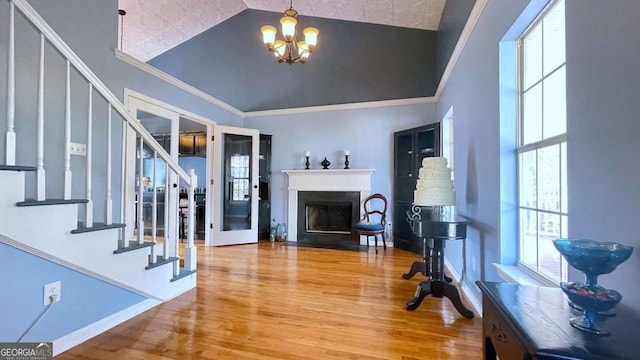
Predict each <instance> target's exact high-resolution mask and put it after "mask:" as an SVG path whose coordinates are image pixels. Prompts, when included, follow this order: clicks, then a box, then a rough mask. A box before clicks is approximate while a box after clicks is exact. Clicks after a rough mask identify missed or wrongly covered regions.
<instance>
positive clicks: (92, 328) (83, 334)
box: [53, 299, 161, 356]
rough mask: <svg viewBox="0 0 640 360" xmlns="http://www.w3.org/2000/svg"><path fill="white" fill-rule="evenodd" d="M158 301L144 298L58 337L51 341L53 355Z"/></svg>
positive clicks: (132, 316)
mask: <svg viewBox="0 0 640 360" xmlns="http://www.w3.org/2000/svg"><path fill="white" fill-rule="evenodd" d="M160 303H161V302H160V301H158V300H154V299H147V300H144V301H142V302H139V303H137V304H135V305H133V306H130V307H128V308H126V309H124V310H122V311H119V312H117V313H115V314H113V315H110V316H107V317H106V318H104V319H102V320H98V321H96V322H94V323H93V324H89V325H87V326H85V327H83V328H82V329H78V330H76V331H74V332H72V333H70V334H67V335H65V336H63V337H61V338H58V339H56V340H54V341H53V356H57V355H59V354H61V353H63V352H65V351H67V350H69V349H71V348H72V347H74V346H77V345H80V344H82V343H83V342H85V341H87V340H89V339H91V338H92V337H94V336H97V335H100V334H102V333H103V332H105V331H107V330H109V329H111V328H113V327H115V326H117V325H120V324H122V323H123V322H125V321H127V320H129V319H132V318H134V317H136V316H138V315H140V314H142V313H143V312H145V311H147V310H149V309H151V308H153V307H155V306H156V305H158V304H160Z"/></svg>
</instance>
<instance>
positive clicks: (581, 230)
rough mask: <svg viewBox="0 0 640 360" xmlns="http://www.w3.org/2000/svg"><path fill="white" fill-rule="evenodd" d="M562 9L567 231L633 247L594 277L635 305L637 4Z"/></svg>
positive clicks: (630, 0)
mask: <svg viewBox="0 0 640 360" xmlns="http://www.w3.org/2000/svg"><path fill="white" fill-rule="evenodd" d="M566 14H567V15H566V16H567V25H566V29H567V156H568V164H567V166H568V169H567V170H568V175H569V179H568V185H569V236H571V237H585V238H591V239H595V240H600V241H616V242H620V243H623V244H627V245H632V246H635V250H634V253H633V255H632V256H631V258H630V259H629V260H627V262H625V263H624V264H622V265H620V267H619V268H618V270H616V271H615V272H613V273H612V274H610V275H603V276H601V277H600V279H599V282H600V283H601V284H602V285H603V286H605V287H609V288H612V289H616V290H618V291H620V293H621V294H622V296H623V299H622V302H623V303H626V304H627V305H629V306H632V307H634V308H635V309H636V310H639V311H640V288H638V286H637V285H636V284H635V282H634V281H633V279H635V278H637V276H638V274H640V253H639V252H640V236H638V229H637V228H636V225H637V224H638V219H639V217H638V211H637V208H638V204H640V187H639V186H638V179H639V178H640V158H639V157H638V155H639V154H640V141H638V135H639V134H640V121H639V116H638V114H639V112H640V106H639V102H638V94H640V71H638V59H640V43H639V42H638V34H639V33H640V23H639V22H638V21H637V20H638V14H640V2H638V1H635V0H616V1H607V2H606V3H605V2H602V1H597V0H566ZM595 24H602V25H603V26H598V27H594V25H595ZM571 275H572V277H573V278H574V279H579V280H582V277H583V276H582V275H581V274H577V273H575V272H574V273H573V274H571Z"/></svg>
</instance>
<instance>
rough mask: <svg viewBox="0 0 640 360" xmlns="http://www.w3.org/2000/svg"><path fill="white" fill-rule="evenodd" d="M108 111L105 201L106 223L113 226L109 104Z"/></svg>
mask: <svg viewBox="0 0 640 360" xmlns="http://www.w3.org/2000/svg"><path fill="white" fill-rule="evenodd" d="M107 111H108V113H107V173H106V174H105V175H106V176H105V177H106V180H105V182H106V186H107V189H106V199H105V201H104V202H105V204H104V223H105V224H106V225H111V219H112V217H113V214H112V213H113V200H112V199H111V130H112V129H111V104H109V107H108V110H107ZM123 171H124V170H123Z"/></svg>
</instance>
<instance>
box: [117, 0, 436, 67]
mask: <svg viewBox="0 0 640 360" xmlns="http://www.w3.org/2000/svg"><path fill="white" fill-rule="evenodd" d="M445 1H446V0H296V1H293V7H294V8H295V9H296V10H298V12H299V14H300V15H303V16H315V17H321V18H329V19H339V20H350V21H358V22H365V23H373V24H383V25H392V26H399V27H406V28H415V29H423V30H438V26H439V23H440V18H441V16H442V11H443V9H444V5H445ZM288 7H289V0H181V1H176V0H119V8H120V9H123V10H125V11H126V12H127V14H126V15H125V16H124V17H123V22H122V35H121V39H122V47H121V49H122V50H123V51H124V52H126V53H128V54H129V55H132V56H134V57H136V58H138V59H140V60H142V61H148V60H149V59H152V58H154V57H155V56H157V55H159V54H162V53H163V52H165V51H167V50H169V49H171V48H173V47H175V46H176V45H178V44H180V43H182V42H184V41H186V40H188V39H190V38H192V37H194V36H195V35H198V34H199V33H201V32H203V31H204V30H207V29H209V28H210V27H212V26H215V25H217V24H219V23H221V22H223V21H225V20H226V19H228V18H230V17H232V16H234V15H236V14H238V13H240V12H242V11H243V10H245V9H257V10H265V11H274V12H283V11H284V10H285V9H287V8H288ZM256 31H259V29H256ZM320 36H322V29H320Z"/></svg>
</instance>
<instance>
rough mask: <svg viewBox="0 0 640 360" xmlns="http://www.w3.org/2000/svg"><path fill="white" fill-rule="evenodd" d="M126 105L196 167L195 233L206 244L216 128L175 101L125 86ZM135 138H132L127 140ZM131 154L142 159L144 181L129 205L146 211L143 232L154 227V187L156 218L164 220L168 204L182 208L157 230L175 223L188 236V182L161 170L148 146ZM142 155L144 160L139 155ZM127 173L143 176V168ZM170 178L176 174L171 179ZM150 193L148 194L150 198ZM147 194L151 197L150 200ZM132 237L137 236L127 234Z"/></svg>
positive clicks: (188, 164) (182, 160) (177, 156)
mask: <svg viewBox="0 0 640 360" xmlns="http://www.w3.org/2000/svg"><path fill="white" fill-rule="evenodd" d="M125 105H126V106H127V109H128V110H129V112H130V113H131V114H132V115H133V116H134V117H135V118H136V119H137V120H139V121H140V124H141V125H142V126H143V127H144V128H145V129H146V130H147V131H149V132H150V133H151V135H153V137H154V139H155V140H156V141H157V142H158V143H159V144H160V145H161V146H162V147H163V148H164V149H165V150H166V151H167V152H168V153H169V154H170V155H171V157H172V158H173V159H174V160H175V161H176V162H178V164H179V165H180V166H181V167H182V168H183V169H184V170H185V171H188V170H189V169H194V170H195V173H196V175H197V177H198V183H197V186H196V188H195V189H194V200H195V214H194V215H195V233H194V238H195V240H196V241H198V240H199V241H203V242H204V243H205V245H210V244H211V231H210V226H208V224H210V220H209V219H211V218H212V204H213V201H212V196H207V195H208V194H213V186H212V185H211V179H212V174H213V160H212V159H213V146H212V142H211V141H210V139H212V138H213V126H214V125H215V122H214V121H212V120H210V119H207V118H204V117H201V116H198V115H195V114H191V113H189V112H187V111H184V110H182V109H179V108H176V107H174V106H172V105H169V104H165V103H162V102H160V101H158V100H156V99H153V98H150V97H147V96H145V95H142V94H139V93H136V92H134V91H131V90H128V89H125ZM128 141H129V142H131V140H128ZM131 156H135V157H136V160H135V161H136V162H140V161H141V162H142V172H143V174H142V177H141V178H142V179H143V180H144V181H142V183H141V184H135V186H136V189H135V191H132V192H130V193H131V194H130V195H128V197H129V203H136V204H138V205H137V206H136V209H135V210H134V211H136V216H135V217H128V218H132V219H137V218H138V215H137V214H138V213H140V212H141V213H142V214H143V216H142V218H143V223H144V233H145V235H146V232H147V231H151V218H152V210H151V209H152V206H151V201H152V200H151V198H152V194H153V192H152V189H153V188H154V186H155V188H156V189H157V193H158V196H157V199H158V200H157V201H158V205H157V206H156V211H157V212H158V214H157V215H158V216H157V219H162V218H163V217H162V216H161V214H164V211H165V207H167V208H168V209H176V208H177V209H179V210H178V211H177V212H173V211H172V212H169V217H168V223H167V224H164V222H162V223H158V224H156V228H157V230H158V232H159V233H163V232H164V231H165V227H166V230H167V231H168V232H169V233H175V231H176V229H175V228H172V227H173V226H176V227H177V233H178V234H179V235H178V236H179V237H181V238H182V239H186V217H187V213H186V211H188V210H187V201H186V199H187V184H186V183H184V182H182V181H181V182H179V183H178V182H177V181H176V180H177V179H175V175H174V174H171V173H169V174H167V173H166V171H163V170H164V169H165V168H166V164H165V162H164V160H162V159H160V158H155V157H154V156H153V153H152V152H151V151H150V150H149V148H148V147H145V148H144V149H143V151H142V152H140V153H137V152H135V151H133V152H132V155H131ZM140 157H141V158H140ZM127 171H128V172H130V173H134V172H135V179H138V178H140V177H139V176H140V174H139V168H138V167H136V168H135V169H133V168H131V169H127ZM167 176H168V177H174V178H172V179H167ZM165 184H177V185H178V186H177V188H175V189H171V188H168V187H166V186H165ZM140 186H141V187H144V188H143V189H142V191H141V193H142V194H143V196H142V204H139V203H138V202H137V201H138V199H137V198H136V194H137V193H138V187H140ZM147 194H148V195H149V196H147ZM147 197H148V199H147ZM127 228H129V229H132V230H130V232H132V231H133V229H134V228H135V226H134V224H127ZM128 235H129V236H131V237H130V238H133V236H134V234H128Z"/></svg>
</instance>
